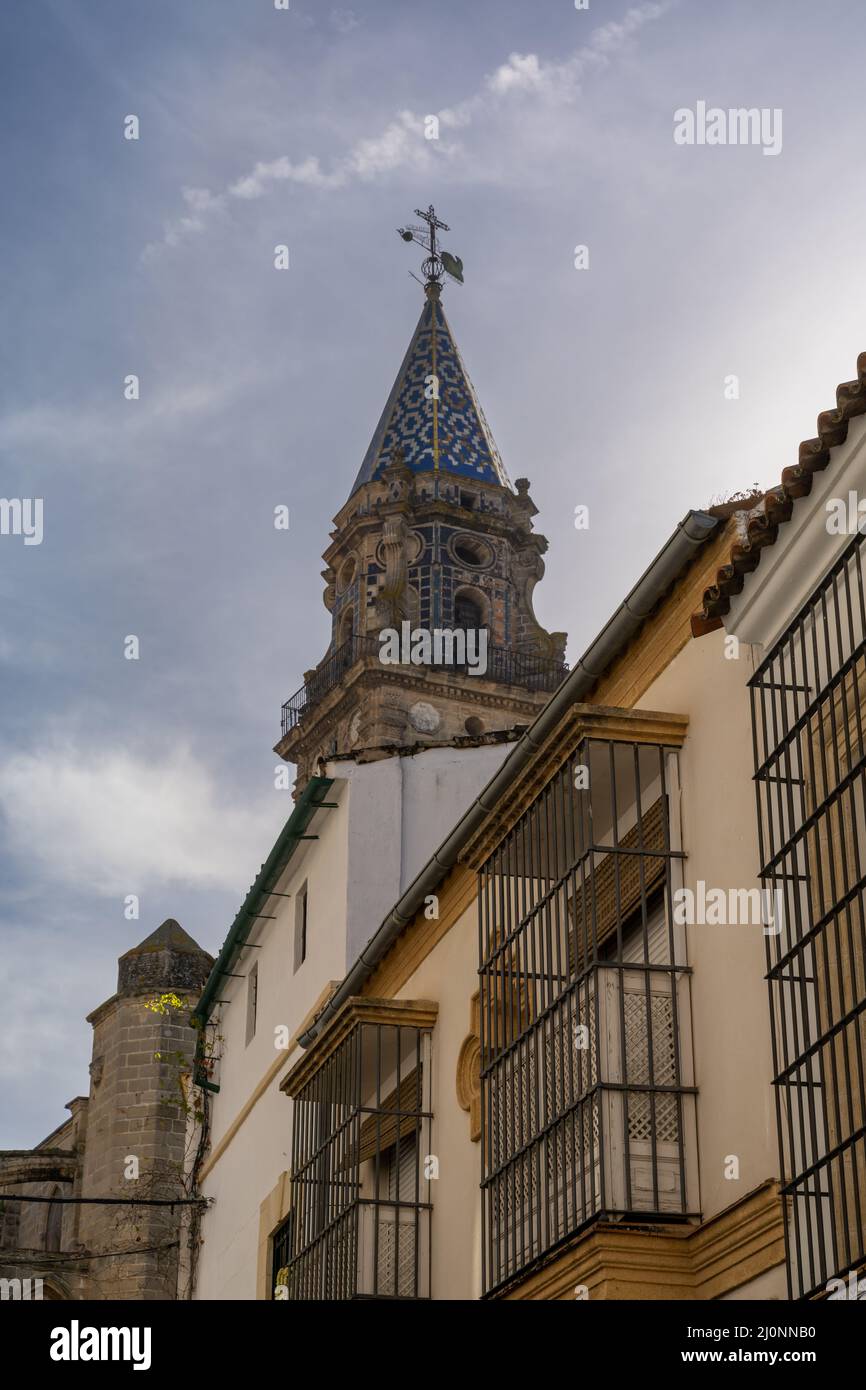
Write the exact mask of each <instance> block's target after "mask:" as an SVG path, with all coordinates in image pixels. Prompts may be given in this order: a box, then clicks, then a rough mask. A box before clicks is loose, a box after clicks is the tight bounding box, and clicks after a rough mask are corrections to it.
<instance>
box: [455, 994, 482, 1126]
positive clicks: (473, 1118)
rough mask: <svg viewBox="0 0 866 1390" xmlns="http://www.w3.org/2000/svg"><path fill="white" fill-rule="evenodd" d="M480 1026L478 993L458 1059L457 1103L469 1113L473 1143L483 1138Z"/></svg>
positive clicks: (472, 1006)
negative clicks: (466, 1035)
mask: <svg viewBox="0 0 866 1390" xmlns="http://www.w3.org/2000/svg"><path fill="white" fill-rule="evenodd" d="M480 1025H481V1016H480V998H479V995H478V993H477V991H476V993H475V994H473V996H472V999H471V1002H470V1004H469V1029H470V1031H469V1036H468V1037H467V1038H465V1039H464V1041H463V1046H462V1047H461V1049H460V1055H459V1057H458V1058H457V1102H458V1104H459V1106H460V1108H461V1110H468V1112H469V1138H470V1139H471V1140H472V1142H473V1143H476V1142H477V1141H478V1140H479V1139H480V1138H481V1037H480V1032H481V1027H480Z"/></svg>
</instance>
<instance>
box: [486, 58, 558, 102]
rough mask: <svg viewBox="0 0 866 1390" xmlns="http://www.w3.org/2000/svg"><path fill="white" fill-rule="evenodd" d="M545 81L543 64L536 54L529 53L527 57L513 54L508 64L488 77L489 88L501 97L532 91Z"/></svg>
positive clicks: (504, 64)
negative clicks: (510, 93)
mask: <svg viewBox="0 0 866 1390" xmlns="http://www.w3.org/2000/svg"><path fill="white" fill-rule="evenodd" d="M543 80H544V79H543V77H542V70H541V64H540V63H539V61H538V58H537V57H536V55H535V54H534V53H527V54H526V55H525V57H524V56H521V54H519V53H512V54H511V57H510V58H509V59H508V62H507V63H503V65H502V67H500V68H497V69H496V71H495V72H494V73H493V74H492V76H491V77H488V79H487V86H488V87H489V89H490V91H491V92H495V93H496V94H497V95H498V96H501V95H503V94H504V93H507V92H514V91H522V92H527V91H532V90H533V89H534V88H538V87H540V86H541V84H542V81H543Z"/></svg>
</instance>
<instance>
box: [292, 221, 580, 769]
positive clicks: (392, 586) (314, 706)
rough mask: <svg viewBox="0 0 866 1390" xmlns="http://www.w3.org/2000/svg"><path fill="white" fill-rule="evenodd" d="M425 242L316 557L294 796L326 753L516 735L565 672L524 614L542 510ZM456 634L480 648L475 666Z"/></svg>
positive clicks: (557, 637) (387, 750) (545, 636)
mask: <svg viewBox="0 0 866 1390" xmlns="http://www.w3.org/2000/svg"><path fill="white" fill-rule="evenodd" d="M421 215H422V216H424V217H425V220H428V221H429V217H428V214H421ZM430 215H432V209H430ZM434 221H435V218H434ZM435 225H436V226H441V225H442V224H440V223H436V224H435ZM416 230H420V229H416ZM405 239H406V240H410V239H413V238H411V237H409V236H405ZM414 239H415V240H419V238H418V237H414ZM430 240H431V241H432V248H431V246H430V243H429V242H428V241H426V240H425V241H422V242H421V244H422V245H424V246H425V249H427V250H428V251H430V252H431V258H430V259H429V260H427V261H425V265H424V269H425V272H426V275H427V282H426V285H425V289H424V295H425V302H424V306H423V309H422V311H421V317H420V319H419V320H418V325H417V327H416V329H415V332H414V334H413V336H412V340H411V342H410V344H409V348H408V351H407V353H406V355H405V357H404V359H403V363H402V366H401V367H400V370H399V372H398V373H397V378H396V380H395V382H394V385H393V387H392V389H391V393H390V395H389V397H388V400H387V402H386V404H385V408H384V410H383V412H382V415H381V418H380V420H379V424H378V426H377V428H376V431H375V433H374V435H373V438H372V440H371V442H370V446H369V448H368V449H367V453H366V455H365V457H364V461H363V463H362V465H361V468H360V471H359V473H358V476H357V478H356V479H355V483H354V486H353V487H352V490H351V493H350V495H349V499H348V501H347V502H346V503H345V505H344V506H343V507H342V509H341V510H340V511H339V512H338V514H337V516H336V517H335V519H334V530H333V531H332V533H331V544H330V545H329V546H328V549H327V550H326V551H325V554H324V556H323V558H324V561H325V565H326V568H325V570H324V571H323V578H324V580H325V586H326V587H325V595H324V599H325V606H326V608H327V609H328V610H329V612H330V614H331V641H330V645H329V647H328V650H327V652H326V654H325V656H324V658H323V659H322V661H321V662H320V663H319V665H318V666H317V667H316V668H315V669H314V670H311V671H308V672H306V674H305V677H304V685H303V687H302V689H301V690H299V691H298V692H297V694H296V695H295V696H293V698H292V699H291V700H289V701H288V702H287V704H286V705H285V706H284V708H283V737H282V738H281V740H280V742H279V743H278V744H277V746H276V749H275V751H276V752H277V753H278V754H279V755H280V756H281V757H283V758H284V759H286V761H288V762H293V763H296V764H297V766H298V778H297V787H298V788H301V787H303V785H304V783H305V782H306V781H307V779H308V778H309V777H310V776H311V775H312V774H314V773H315V771H316V768H317V766H319V765H321V764H322V763H323V762H324V761H326V760H327V759H329V758H332V757H334V756H335V755H337V756H339V755H348V756H352V757H357V758H358V759H359V760H366V759H370V758H375V757H387V756H389V755H392V754H393V753H395V752H400V751H404V750H411V749H415V748H417V747H419V746H420V747H436V746H442V745H447V744H450V745H459V744H460V743H462V742H466V743H468V744H472V743H475V742H477V741H479V740H482V741H491V740H493V739H497V740H499V739H502V738H507V737H514V736H515V735H516V732H517V731H518V730H520V729H522V728H523V727H524V726H525V725H526V724H528V723H529V722H530V721H531V720H532V718H533V717H534V715H535V714H536V713H537V711H538V710H539V709H540V708H541V706H542V705H544V704H545V703H546V701H547V699H548V698H549V695H550V692H551V691H552V690H553V689H555V688H556V686H557V685H558V684H559V682H560V680H561V679H562V677H563V676H564V674H565V670H566V668H565V664H564V651H565V640H566V638H565V634H564V633H561V632H555V633H549V632H546V631H545V630H544V628H542V627H541V626H540V624H539V623H538V621H537V619H536V617H535V614H534V612H533V609H532V591H533V589H534V587H535V585H536V583H537V582H538V580H539V579H540V578H541V576H542V575H543V573H544V562H543V560H542V558H541V557H542V555H543V554H544V551H545V550H546V549H547V541H546V540H545V538H544V537H543V536H540V535H537V534H536V533H535V532H534V531H533V529H532V518H533V516H534V515H535V514H536V511H537V508H536V507H535V506H534V505H533V502H532V499H531V498H530V495H529V483H528V481H527V480H526V479H525V478H518V480H517V482H516V484H515V486H514V487H512V485H511V483H510V482H509V479H508V476H507V474H506V472H505V468H504V466H503V463H502V460H501V458H500V456H499V451H498V449H497V447H496V444H495V443H494V440H493V436H492V434H491V431H490V427H489V425H488V423H487V420H486V419H485V416H484V412H483V411H482V409H481V405H480V403H479V401H478V397H477V396H476V394H475V390H474V388H473V386H472V383H471V381H470V380H469V376H468V374H467V372H466V368H465V367H464V365H463V360H462V358H461V356H460V353H459V351H458V349H457V345H456V342H455V340H454V337H453V334H452V331H451V328H450V326H449V324H448V321H447V319H446V317H445V312H444V310H443V307H442V303H441V294H442V280H443V273H442V272H443V263H442V260H441V259H440V258H439V256H438V253H437V249H436V245H435V229H434V228H433V227H431V233H430ZM446 255H447V253H446ZM447 264H448V262H447V260H446V265H447ZM451 264H452V265H453V264H454V262H453V261H452V262H451ZM437 632H439V633H440V634H446V635H444V636H443V637H441V638H440V640H439V641H438V644H437V642H436V641H435V640H433V639H434V638H435V635H436V633H437ZM424 634H427V635H428V638H429V640H425V637H424ZM447 634H450V636H448V635H447ZM473 634H475V636H474V637H473ZM480 634H483V637H481V636H480ZM393 635H399V637H400V639H401V641H400V644H399V645H400V657H399V659H398V660H394V656H393V653H394V638H393ZM464 640H465V642H466V643H467V644H468V645H467V646H466V649H465V650H466V651H467V652H468V651H470V650H472V651H474V652H477V651H479V650H480V649H481V647H484V648H485V650H486V660H485V661H484V663H481V662H480V661H478V662H476V663H475V665H476V669H475V670H473V669H472V664H471V663H470V662H469V661H468V660H466V659H464V648H463V642H464ZM473 643H474V646H473ZM482 664H483V670H482Z"/></svg>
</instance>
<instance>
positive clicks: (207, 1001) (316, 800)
mask: <svg viewBox="0 0 866 1390" xmlns="http://www.w3.org/2000/svg"><path fill="white" fill-rule="evenodd" d="M332 786H333V778H331V777H311V778H310V780H309V782H308V783H307V785H306V786H305V787H304V790H303V791H302V792H301V795H300V796H299V797H298V800H297V802H296V804H295V809H294V810H293V811H292V814H291V815H290V816H289V819H288V820H287V821H286V823H285V825H284V826H283V828H282V830H281V831H280V833H279V836H278V837H277V841H276V843H275V845H274V847H273V849H272V850H271V852H270V854H269V855H268V857H267V859H266V860H265V862H264V864H263V865H262V867H261V869H260V870H259V872H258V874H257V876H256V880H255V882H254V883H253V885H252V887H251V888H250V891H249V892H248V893H247V896H246V898H245V899H244V902H243V905H242V907H241V908H240V909H239V911H238V914H237V916H236V917H235V920H234V921H233V922H232V925H231V928H230V929H229V934H228V936H227V937H226V939H225V941H224V942H223V947H222V950H221V951H220V953H219V956H218V958H217V960H216V962H215V964H214V966H213V968H212V969H211V972H210V974H209V975H208V977H207V980H206V981H205V987H204V991H203V992H202V996H201V998H200V999H199V1001H198V1003H197V1004H196V1006H195V1010H194V1012H193V1014H192V1016H191V1018H190V1022H191V1024H192V1026H193V1027H194V1028H196V1027H197V1028H199V1029H201V1028H203V1027H204V1025H205V1024H206V1023H207V1021H208V1019H209V1018H210V1015H211V1009H212V1007H213V1001H214V999H215V997H216V994H217V990H218V989H219V988H220V981H221V979H222V978H223V976H224V975H226V974H230V973H231V967H232V965H234V963H235V961H236V960H237V958H238V956H239V954H240V951H241V948H242V947H243V944H244V942H245V941H246V939H247V937H248V936H249V933H250V928H251V926H252V924H253V923H254V921H255V920H256V918H257V917H258V916H260V915H264V914H262V913H261V908H262V907H263V906H264V904H265V903H267V901H268V889H269V888H272V887H273V885H274V884H275V883H278V882H279V879H280V876H281V875H282V873H283V870H284V869H285V867H286V865H287V864H288V862H289V860H290V859H291V857H292V855H293V854H294V852H295V850H296V849H297V846H298V842H299V841H300V840H304V839H309V838H310V837H309V836H307V835H305V834H304V832H305V831H306V829H307V826H308V825H309V824H310V821H311V820H312V819H313V816H314V815H315V814H316V812H317V811H319V810H321V809H322V807H323V801H322V798H323V797H324V796H326V795H327V793H328V792H329V791H330V789H331V787H332ZM333 804H334V803H333V802H332V803H331V805H333ZM208 1089H213V1083H211V1086H210V1087H209V1088H208Z"/></svg>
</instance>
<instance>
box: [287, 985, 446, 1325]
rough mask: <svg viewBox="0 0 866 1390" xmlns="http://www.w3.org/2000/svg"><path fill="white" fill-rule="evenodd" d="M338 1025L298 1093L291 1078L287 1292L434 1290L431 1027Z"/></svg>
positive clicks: (327, 1294)
mask: <svg viewBox="0 0 866 1390" xmlns="http://www.w3.org/2000/svg"><path fill="white" fill-rule="evenodd" d="M351 1002H353V1001H350V1003H351ZM398 1007H399V1006H398ZM332 1026H334V1027H335V1026H336V1025H332ZM342 1033H343V1034H344V1036H341V1039H340V1041H339V1043H338V1045H337V1046H336V1047H334V1049H333V1050H332V1051H331V1052H330V1053H329V1055H327V1056H326V1057H325V1059H324V1060H323V1061H322V1063H321V1065H320V1066H319V1067H318V1068H317V1069H316V1070H315V1071H314V1072H313V1074H312V1075H310V1076H309V1078H308V1079H305V1082H304V1084H303V1085H301V1086H300V1088H299V1089H298V1090H297V1091H296V1092H295V1091H294V1090H293V1089H292V1087H291V1084H290V1085H288V1086H287V1089H290V1090H291V1093H292V1094H294V1095H295V1109H294V1118H293V1143H292V1173H293V1177H292V1192H293V1203H294V1216H295V1224H294V1238H293V1247H292V1257H291V1259H290V1261H289V1270H288V1290H289V1294H288V1296H289V1298H290V1299H328V1300H333V1299H350V1298H400V1299H406V1298H410V1299H418V1298H429V1296H430V1213H431V1202H430V1182H429V1179H428V1176H427V1172H426V1170H425V1157H426V1155H428V1154H429V1153H430V1122H431V1119H432V1115H431V1112H430V1103H429V1088H430V1031H429V1028H424V1027H420V1026H405V1025H403V1024H399V1023H395V1024H393V1025H392V1024H390V1023H383V1022H360V1021H358V1022H355V1023H354V1024H353V1026H351V1027H349V1028H348V1029H346V1028H345V1027H344V1028H343V1029H342ZM304 1066H305V1063H304V1062H302V1063H301V1064H299V1067H301V1068H303V1067H304ZM297 1070H298V1068H296V1069H294V1071H293V1073H292V1074H290V1076H289V1078H288V1081H289V1083H291V1082H292V1076H293V1075H294V1074H295V1072H297ZM306 1070H307V1071H309V1070H310V1068H309V1067H307V1068H306Z"/></svg>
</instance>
